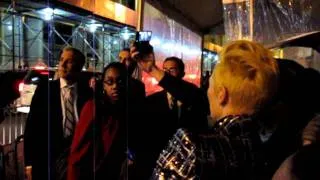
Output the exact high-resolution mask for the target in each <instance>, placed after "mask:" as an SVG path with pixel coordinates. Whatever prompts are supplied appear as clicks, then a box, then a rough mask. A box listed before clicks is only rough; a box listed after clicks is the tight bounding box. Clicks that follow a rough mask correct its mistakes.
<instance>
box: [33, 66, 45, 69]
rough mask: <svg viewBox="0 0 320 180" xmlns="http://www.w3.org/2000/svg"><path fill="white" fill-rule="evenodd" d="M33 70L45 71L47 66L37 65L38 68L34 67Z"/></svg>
mask: <svg viewBox="0 0 320 180" xmlns="http://www.w3.org/2000/svg"><path fill="white" fill-rule="evenodd" d="M33 69H35V70H45V69H46V67H45V66H39V65H36V66H34V67H33Z"/></svg>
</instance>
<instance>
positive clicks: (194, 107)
mask: <svg viewBox="0 0 320 180" xmlns="http://www.w3.org/2000/svg"><path fill="white" fill-rule="evenodd" d="M162 68H163V70H164V71H165V72H166V78H164V80H163V81H160V82H159V85H160V86H161V87H162V88H163V90H162V91H160V92H157V93H155V94H152V95H150V96H148V97H147V102H146V108H147V109H146V111H145V112H146V113H147V117H149V118H147V122H146V124H148V125H147V126H146V127H148V128H147V131H150V132H148V134H150V135H152V137H153V138H154V139H153V141H152V142H150V143H149V146H148V147H149V148H148V152H145V157H146V158H145V159H146V161H147V162H145V165H146V164H148V163H150V164H149V165H148V166H149V167H152V166H154V160H155V159H156V158H157V156H158V154H157V153H160V151H161V150H162V148H163V147H165V145H166V142H167V140H168V138H170V137H171V135H172V133H173V132H175V131H176V130H177V129H178V128H192V129H195V130H198V129H202V128H205V127H206V126H207V120H206V117H207V109H208V106H207V105H208V101H207V99H206V96H205V93H203V92H202V90H200V89H199V88H198V87H196V86H195V85H194V84H192V83H189V82H187V81H179V82H181V83H183V84H184V87H187V88H185V89H184V90H185V91H184V93H183V94H181V93H176V94H177V96H176V97H174V96H172V95H171V94H170V93H169V92H168V91H171V92H172V91H175V90H174V89H172V88H171V87H173V86H172V81H171V79H173V78H178V79H182V78H183V77H184V75H185V71H184V69H185V66H184V63H183V61H182V60H181V59H180V58H177V57H168V58H166V59H165V60H164V62H163V66H162ZM188 94H192V96H189V95H188ZM195 121H196V122H195ZM150 148H151V150H150ZM148 166H147V165H146V166H145V167H146V168H148ZM148 173H149V172H148ZM149 175H150V174H149ZM149 177H150V176H149Z"/></svg>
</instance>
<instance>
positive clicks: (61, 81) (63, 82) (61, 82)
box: [60, 78, 76, 89]
mask: <svg viewBox="0 0 320 180" xmlns="http://www.w3.org/2000/svg"><path fill="white" fill-rule="evenodd" d="M75 84H76V83H73V84H71V85H68V83H67V80H66V79H64V78H60V89H62V88H65V87H67V86H69V87H71V86H75Z"/></svg>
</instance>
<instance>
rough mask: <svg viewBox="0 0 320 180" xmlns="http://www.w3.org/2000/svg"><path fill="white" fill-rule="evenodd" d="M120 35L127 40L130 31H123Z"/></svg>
mask: <svg viewBox="0 0 320 180" xmlns="http://www.w3.org/2000/svg"><path fill="white" fill-rule="evenodd" d="M121 36H122V38H123V39H124V40H128V39H129V38H130V33H129V32H128V31H125V32H123V33H122V34H121Z"/></svg>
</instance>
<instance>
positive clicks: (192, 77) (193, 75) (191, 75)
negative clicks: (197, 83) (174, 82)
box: [187, 74, 197, 79]
mask: <svg viewBox="0 0 320 180" xmlns="http://www.w3.org/2000/svg"><path fill="white" fill-rule="evenodd" d="M187 76H188V77H189V78H190V79H196V78H197V75H196V74H188V75H187Z"/></svg>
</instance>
